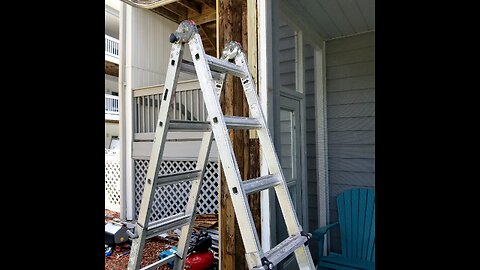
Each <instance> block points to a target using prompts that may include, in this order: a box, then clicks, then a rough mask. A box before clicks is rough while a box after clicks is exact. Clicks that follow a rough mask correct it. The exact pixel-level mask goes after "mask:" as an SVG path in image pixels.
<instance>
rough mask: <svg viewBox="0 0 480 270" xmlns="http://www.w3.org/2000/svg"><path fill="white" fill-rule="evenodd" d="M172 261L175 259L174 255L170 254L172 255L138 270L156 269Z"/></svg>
mask: <svg viewBox="0 0 480 270" xmlns="http://www.w3.org/2000/svg"><path fill="white" fill-rule="evenodd" d="M173 259H175V254H172V255H169V256H167V257H165V258H163V259H161V260H159V261H156V262H154V263H152V264H150V265H147V266H145V267H143V268H141V269H140V270H151V269H157V267H159V266H161V265H164V264H167V263H169V262H171V261H173Z"/></svg>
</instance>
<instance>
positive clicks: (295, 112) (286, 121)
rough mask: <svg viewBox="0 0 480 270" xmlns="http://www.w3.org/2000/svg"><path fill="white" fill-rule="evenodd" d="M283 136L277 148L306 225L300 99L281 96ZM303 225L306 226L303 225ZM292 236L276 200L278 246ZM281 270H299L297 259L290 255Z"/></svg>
mask: <svg viewBox="0 0 480 270" xmlns="http://www.w3.org/2000/svg"><path fill="white" fill-rule="evenodd" d="M279 120H280V121H279V125H280V127H279V129H278V132H280V133H279V136H280V140H279V142H277V145H276V149H277V153H278V157H279V159H280V164H281V166H282V170H283V174H284V176H285V180H286V182H287V186H288V190H289V191H290V197H291V199H292V202H293V204H294V206H295V210H296V212H297V217H298V220H299V222H300V224H302V218H303V211H304V207H303V205H302V179H303V176H302V169H301V168H302V155H301V143H302V140H301V124H302V121H301V117H300V100H298V99H294V98H291V97H287V96H282V95H281V96H280V115H279ZM302 225H303V224H302ZM287 237H288V233H287V229H286V226H285V222H284V219H283V216H282V212H281V210H280V207H279V205H278V203H277V201H276V243H275V245H276V244H278V243H280V242H281V241H283V240H285V239H286V238H287ZM277 269H279V270H280V269H285V270H293V269H298V266H297V262H296V261H295V257H294V256H293V255H290V256H289V257H288V258H287V259H285V260H284V262H283V263H282V264H279V265H278V267H277Z"/></svg>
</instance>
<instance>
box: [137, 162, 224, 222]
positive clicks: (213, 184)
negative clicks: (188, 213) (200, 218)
mask: <svg viewBox="0 0 480 270" xmlns="http://www.w3.org/2000/svg"><path fill="white" fill-rule="evenodd" d="M148 163H149V161H148V160H141V159H138V160H135V219H136V218H137V217H138V212H139V211H140V203H141V200H142V194H143V187H144V185H145V176H146V175H147V170H148ZM196 163H197V162H196V161H186V160H184V161H178V160H164V161H162V164H161V169H160V172H159V175H165V174H171V173H176V172H184V171H190V170H194V169H195V167H196ZM218 176H219V173H218V163H217V162H209V163H207V168H206V170H205V174H204V177H203V185H202V191H201V192H200V197H199V199H198V204H197V213H199V214H212V213H215V214H216V213H218ZM191 185H192V184H191V182H189V181H187V182H182V183H177V184H173V185H165V186H159V187H157V188H156V190H155V194H154V197H155V199H154V202H153V204H152V213H151V215H150V221H155V220H158V219H161V218H165V217H168V216H171V215H174V214H178V213H181V212H184V211H185V206H186V205H187V201H188V195H189V193H190V188H191Z"/></svg>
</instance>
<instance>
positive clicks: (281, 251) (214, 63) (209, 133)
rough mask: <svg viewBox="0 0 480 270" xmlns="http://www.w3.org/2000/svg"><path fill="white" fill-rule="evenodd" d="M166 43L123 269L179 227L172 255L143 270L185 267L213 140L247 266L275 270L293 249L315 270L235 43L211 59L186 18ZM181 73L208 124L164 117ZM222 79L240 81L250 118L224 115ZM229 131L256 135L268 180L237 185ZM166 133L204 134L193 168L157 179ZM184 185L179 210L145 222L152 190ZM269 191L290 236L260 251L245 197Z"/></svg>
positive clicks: (132, 265)
mask: <svg viewBox="0 0 480 270" xmlns="http://www.w3.org/2000/svg"><path fill="white" fill-rule="evenodd" d="M170 42H171V43H173V44H172V50H171V53H170V59H169V62H168V70H167V75H166V80H165V88H164V89H165V90H164V93H163V96H162V102H161V104H160V111H159V115H158V122H157V127H156V131H155V139H154V142H153V146H152V153H151V157H150V163H149V167H148V171H147V177H146V182H145V187H144V192H143V197H142V202H141V206H140V212H139V215H138V219H137V222H136V225H135V233H134V234H132V238H133V243H132V248H131V252H130V260H129V262H128V269H129V270H137V269H139V268H140V264H141V261H142V255H143V248H144V245H145V240H146V239H147V238H149V237H153V236H155V235H158V234H160V233H162V232H166V231H168V230H171V229H174V228H178V227H181V235H180V238H179V242H178V246H177V251H176V253H175V254H172V255H170V256H168V257H166V258H164V259H162V260H160V261H157V262H155V263H153V264H151V265H148V266H146V267H144V268H142V270H146V269H155V268H156V267H158V266H160V265H163V264H165V263H168V262H171V261H174V268H175V269H176V270H183V267H184V262H185V259H186V255H187V251H188V244H189V240H190V235H191V232H192V225H193V223H194V219H195V213H196V205H197V200H198V196H199V193H200V188H201V185H202V180H203V173H204V170H205V164H206V161H207V157H208V154H209V151H210V148H211V144H212V139H213V137H214V138H215V142H216V144H217V148H218V153H219V156H220V160H221V162H222V167H223V170H224V172H225V177H226V182H227V185H228V190H229V192H230V195H231V199H232V202H233V207H234V210H235V215H236V217H237V221H238V225H239V226H238V227H239V228H240V232H241V235H242V239H243V243H244V245H245V253H246V254H245V258H246V261H247V264H248V267H249V269H256V270H267V269H273V267H274V266H275V265H277V264H278V263H279V262H281V261H282V260H283V259H285V258H286V257H287V256H288V255H290V254H291V253H293V252H294V253H295V256H296V259H297V263H298V265H299V269H301V270H307V269H308V270H313V269H315V266H314V264H313V261H312V257H311V255H310V251H309V248H308V246H307V243H308V240H309V239H310V234H307V233H305V232H303V231H302V227H301V225H300V224H299V222H298V218H297V216H296V214H295V209H294V206H293V203H292V200H291V198H290V195H289V192H288V188H287V185H286V182H285V178H284V175H283V172H282V169H281V167H280V162H279V160H278V157H277V154H276V152H275V148H274V145H273V141H272V138H271V137H270V133H269V131H268V129H267V125H266V122H265V119H264V116H263V112H262V110H261V107H260V104H259V102H258V97H257V91H256V89H255V85H254V82H253V80H252V76H251V75H250V72H249V70H248V65H247V60H246V58H245V55H244V53H243V51H242V48H241V46H240V44H239V43H237V42H230V44H228V46H226V47H225V49H224V51H223V53H222V57H221V59H218V58H215V57H211V56H209V55H207V54H206V53H205V51H204V48H203V44H202V40H201V37H200V35H199V34H198V31H197V27H196V25H195V23H194V22H192V21H188V20H187V21H183V22H181V23H180V25H179V26H178V29H177V30H176V32H175V33H172V34H171V36H170ZM186 43H188V45H189V48H190V52H191V54H192V60H193V62H190V61H186V60H183V59H182V57H183V52H184V47H185V44H186ZM180 71H184V72H189V73H193V74H196V75H197V77H198V80H199V83H200V87H201V90H202V93H203V99H204V102H205V105H206V108H207V111H208V121H206V122H188V121H178V120H170V113H169V112H170V111H171V109H172V97H174V96H175V89H176V85H177V79H178V75H179V72H180ZM227 74H231V75H233V76H237V77H240V79H241V82H242V85H243V89H244V92H245V95H246V98H247V101H248V104H249V109H250V117H236V116H224V115H223V113H222V110H221V107H220V103H219V98H220V92H221V90H222V87H223V83H224V81H225V77H226V75H227ZM228 129H255V130H256V131H257V134H258V137H259V140H260V145H261V146H262V147H263V153H265V157H266V161H267V165H268V169H269V175H266V176H262V177H259V178H255V179H250V180H247V181H242V179H241V176H240V172H239V169H238V165H237V162H236V159H235V155H234V152H233V148H232V144H231V141H230V137H229V134H228ZM169 131H171V132H174V131H197V132H198V131H200V132H203V139H202V142H201V147H200V152H199V156H198V160H197V165H196V170H193V171H188V172H181V173H176V174H171V175H164V176H158V172H159V169H160V164H161V157H162V154H163V150H164V146H165V142H166V136H167V132H169ZM182 181H192V187H191V191H190V195H189V199H188V203H187V206H186V210H185V213H180V214H177V215H174V216H171V217H167V218H164V219H161V220H158V221H154V222H149V217H150V211H151V205H152V201H153V198H154V192H155V187H156V186H158V185H168V184H174V183H178V182H182ZM272 187H273V188H275V192H276V195H277V197H278V202H279V204H280V208H281V211H282V213H283V217H284V220H285V224H286V226H287V231H288V235H289V237H288V238H287V239H285V240H283V241H282V242H281V243H279V244H278V245H277V246H275V247H274V248H272V249H271V250H269V251H267V252H263V250H262V247H261V245H260V241H259V238H258V234H257V232H256V230H255V226H254V222H253V218H252V214H251V212H250V207H249V204H248V200H247V195H248V194H251V193H254V192H259V191H262V190H265V189H268V188H272Z"/></svg>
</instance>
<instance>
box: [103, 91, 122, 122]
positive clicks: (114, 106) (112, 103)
mask: <svg viewBox="0 0 480 270" xmlns="http://www.w3.org/2000/svg"><path fill="white" fill-rule="evenodd" d="M105 119H108V120H118V119H119V116H118V96H113V95H109V94H105Z"/></svg>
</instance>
